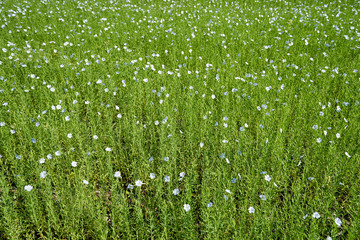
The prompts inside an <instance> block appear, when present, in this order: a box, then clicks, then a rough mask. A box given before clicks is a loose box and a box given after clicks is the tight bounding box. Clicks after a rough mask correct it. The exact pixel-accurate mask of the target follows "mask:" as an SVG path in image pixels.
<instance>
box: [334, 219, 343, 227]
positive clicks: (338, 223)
mask: <svg viewBox="0 0 360 240" xmlns="http://www.w3.org/2000/svg"><path fill="white" fill-rule="evenodd" d="M335 223H336V225H338V226H339V227H340V226H341V224H342V221H341V219H340V218H335Z"/></svg>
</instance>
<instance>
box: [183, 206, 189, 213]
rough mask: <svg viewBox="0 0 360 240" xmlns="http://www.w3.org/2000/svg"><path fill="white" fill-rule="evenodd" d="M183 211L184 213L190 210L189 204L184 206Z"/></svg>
mask: <svg viewBox="0 0 360 240" xmlns="http://www.w3.org/2000/svg"><path fill="white" fill-rule="evenodd" d="M184 209H185V211H186V212H187V211H189V210H190V205H189V204H184Z"/></svg>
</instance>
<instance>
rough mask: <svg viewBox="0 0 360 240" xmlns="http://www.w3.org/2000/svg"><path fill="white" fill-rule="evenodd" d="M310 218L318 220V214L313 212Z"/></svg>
mask: <svg viewBox="0 0 360 240" xmlns="http://www.w3.org/2000/svg"><path fill="white" fill-rule="evenodd" d="M312 217H313V218H316V219H318V218H320V214H319V213H318V212H314V213H313V215H312Z"/></svg>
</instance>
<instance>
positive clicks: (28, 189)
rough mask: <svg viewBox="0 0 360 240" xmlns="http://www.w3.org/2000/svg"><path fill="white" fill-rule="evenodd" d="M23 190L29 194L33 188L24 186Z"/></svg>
mask: <svg viewBox="0 0 360 240" xmlns="http://www.w3.org/2000/svg"><path fill="white" fill-rule="evenodd" d="M24 189H25V190H26V191H28V192H30V191H31V190H32V189H33V186H31V185H26V186H25V187H24Z"/></svg>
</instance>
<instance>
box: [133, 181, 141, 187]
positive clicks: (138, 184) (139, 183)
mask: <svg viewBox="0 0 360 240" xmlns="http://www.w3.org/2000/svg"><path fill="white" fill-rule="evenodd" d="M142 184H143V182H142V181H141V180H137V181H136V182H135V185H136V186H137V187H141V185H142Z"/></svg>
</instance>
